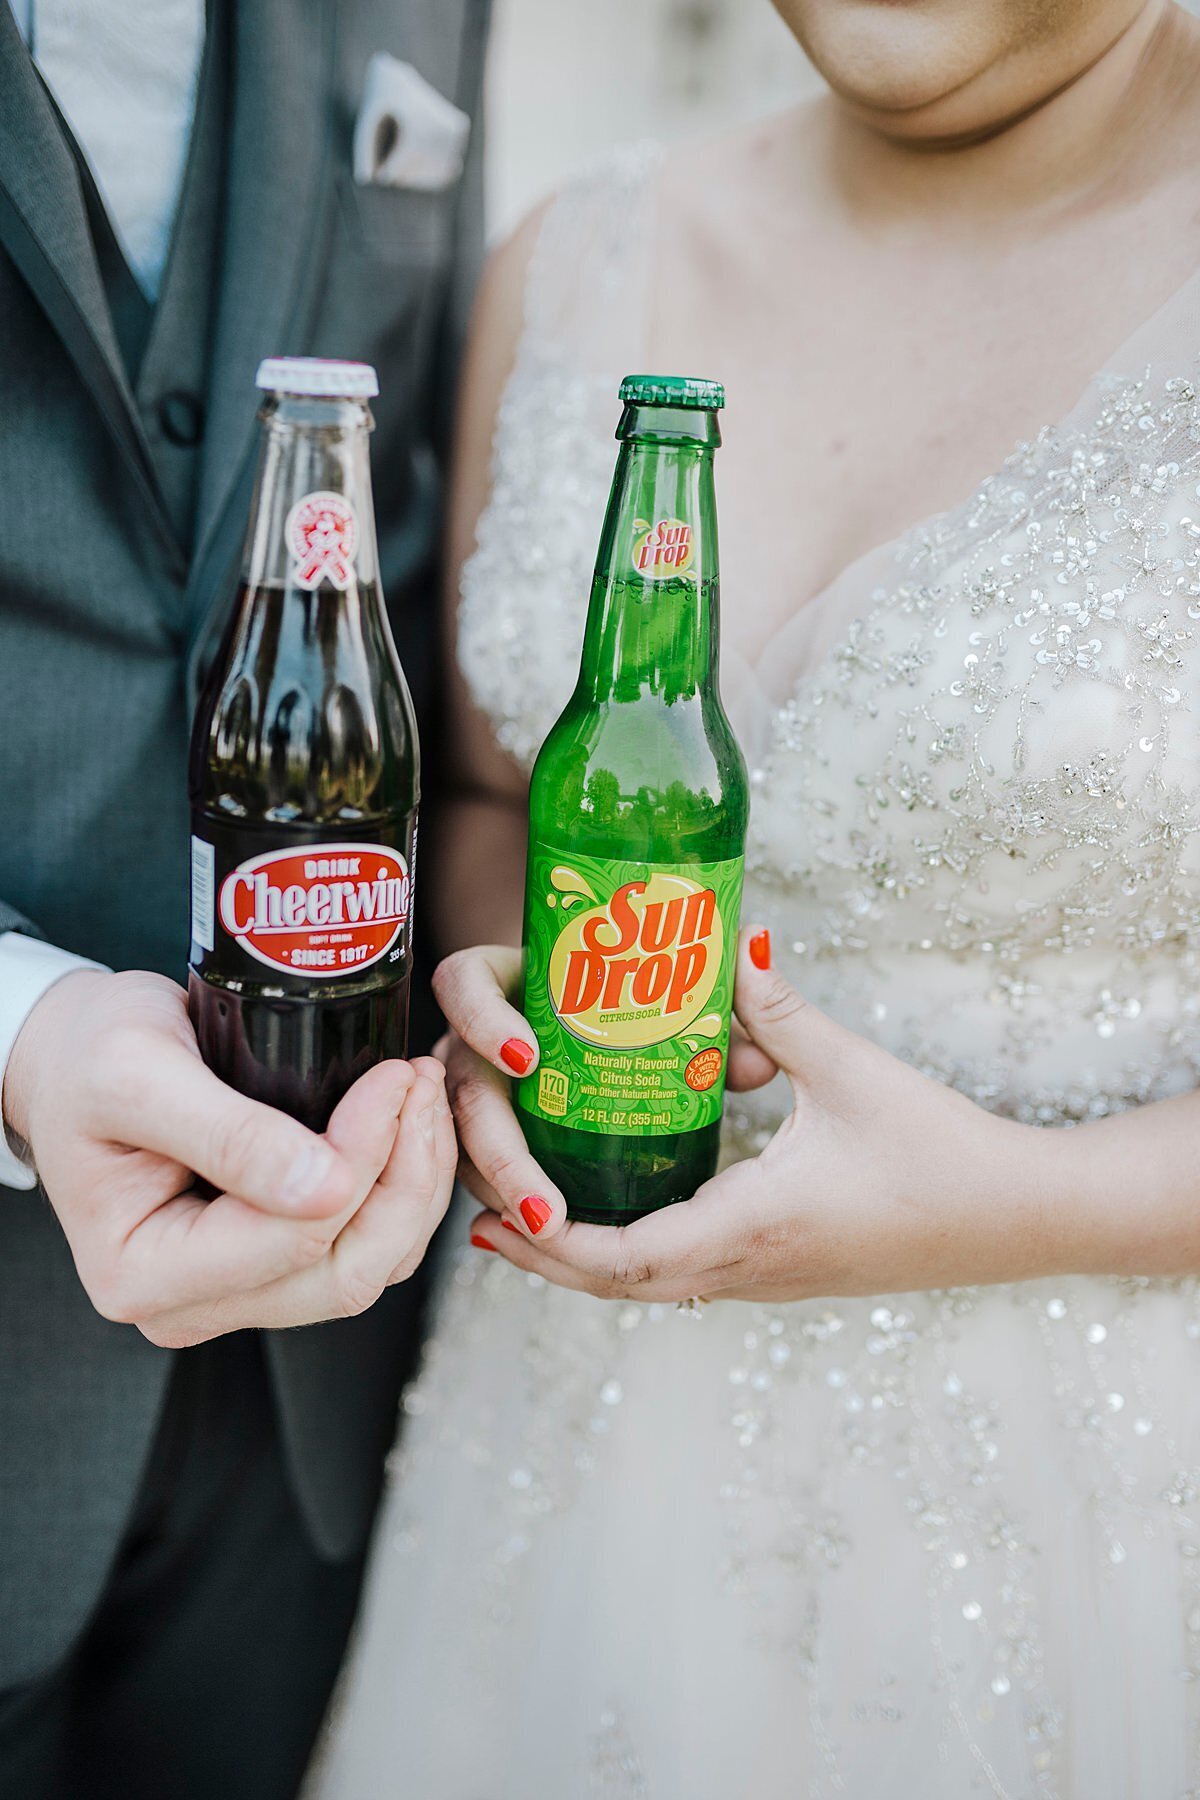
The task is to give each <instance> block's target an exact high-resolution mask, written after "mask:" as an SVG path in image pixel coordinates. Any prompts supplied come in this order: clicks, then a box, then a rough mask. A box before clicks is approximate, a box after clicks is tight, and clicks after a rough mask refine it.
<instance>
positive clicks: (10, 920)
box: [0, 900, 42, 938]
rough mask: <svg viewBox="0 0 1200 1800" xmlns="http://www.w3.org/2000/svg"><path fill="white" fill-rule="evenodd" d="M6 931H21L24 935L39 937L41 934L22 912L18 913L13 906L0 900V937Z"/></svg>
mask: <svg viewBox="0 0 1200 1800" xmlns="http://www.w3.org/2000/svg"><path fill="white" fill-rule="evenodd" d="M6 931H23V932H24V933H25V936H26V937H35V938H40V937H41V936H42V933H41V932H40V931H39V930H38V928H37V926H36V925H34V924H31V922H30V921H29V920H28V919H27V918H26V917H25V915H24V913H19V912H18V911H17V909H16V907H15V906H6V905H5V904H4V901H3V900H0V937H3V936H4V934H5V932H6Z"/></svg>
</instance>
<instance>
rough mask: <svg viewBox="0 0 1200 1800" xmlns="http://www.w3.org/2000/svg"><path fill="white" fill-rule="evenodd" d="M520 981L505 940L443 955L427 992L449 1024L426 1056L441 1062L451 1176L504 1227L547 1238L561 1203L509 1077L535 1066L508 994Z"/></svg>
mask: <svg viewBox="0 0 1200 1800" xmlns="http://www.w3.org/2000/svg"><path fill="white" fill-rule="evenodd" d="M520 981H521V952H520V951H519V950H513V949H511V948H509V947H508V946H507V945H504V944H483V945H480V946H479V947H477V948H476V949H473V950H458V951H456V952H455V954H454V955H453V956H448V957H447V958H446V960H445V962H443V963H442V964H441V965H440V967H439V968H438V969H437V971H436V973H435V974H434V977H433V991H434V993H435V995H436V996H437V1002H438V1005H439V1006H440V1007H441V1009H442V1011H443V1012H444V1013H445V1015H446V1019H447V1022H448V1023H449V1026H450V1030H449V1031H448V1032H447V1033H446V1036H445V1037H444V1038H443V1039H442V1041H441V1042H440V1043H439V1044H438V1045H437V1047H436V1049H435V1050H434V1055H435V1056H437V1057H439V1058H440V1059H441V1061H442V1062H444V1063H445V1065H446V1094H447V1097H448V1098H449V1101H450V1105H451V1108H452V1109H453V1112H454V1117H455V1121H456V1123H457V1125H458V1137H459V1143H460V1144H461V1146H462V1155H461V1158H460V1161H459V1168H458V1174H459V1180H460V1181H461V1182H462V1184H463V1186H464V1187H465V1188H467V1189H468V1191H469V1192H470V1193H472V1194H473V1195H474V1196H475V1198H476V1200H478V1201H479V1202H480V1203H481V1205H483V1206H488V1207H490V1208H491V1209H492V1211H493V1212H497V1213H499V1214H501V1216H502V1218H503V1220H504V1223H505V1224H506V1225H507V1226H508V1227H509V1229H510V1230H511V1231H518V1232H520V1233H522V1234H523V1235H524V1236H526V1237H539V1236H540V1237H542V1238H548V1237H553V1236H554V1234H555V1233H556V1232H558V1231H561V1230H562V1228H563V1226H564V1225H565V1224H566V1222H567V1203H566V1201H565V1199H564V1198H563V1195H562V1194H561V1193H560V1191H559V1189H558V1188H557V1187H555V1185H554V1183H553V1182H552V1181H551V1180H550V1177H549V1176H548V1175H547V1174H546V1173H545V1171H544V1170H543V1169H542V1168H541V1167H540V1166H539V1164H538V1163H537V1162H535V1161H534V1159H533V1157H532V1156H531V1155H530V1154H529V1150H528V1147H527V1145H526V1143H525V1137H524V1134H523V1132H522V1130H521V1127H520V1124H519V1122H518V1120H517V1115H516V1112H515V1111H514V1109H513V1104H512V1079H513V1077H514V1076H520V1075H529V1074H532V1072H533V1070H534V1069H536V1068H537V1064H538V1041H537V1036H536V1034H535V1033H534V1031H533V1029H532V1027H531V1026H530V1025H529V1023H528V1021H527V1020H526V1019H524V1018H522V1016H521V1014H520V1013H519V1012H518V1011H517V1009H516V1007H515V1006H513V1005H512V1004H511V1002H510V1001H509V998H508V996H509V995H510V994H515V993H516V991H517V989H518V987H519V986H520ZM487 1248H488V1249H490V1248H491V1245H490V1244H489V1245H488V1246H487Z"/></svg>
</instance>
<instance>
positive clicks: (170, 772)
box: [0, 0, 487, 1689]
mask: <svg viewBox="0 0 1200 1800" xmlns="http://www.w3.org/2000/svg"><path fill="white" fill-rule="evenodd" d="M486 15H487V0H237V4H236V6H235V5H234V4H233V3H232V0H228V7H227V11H226V13H225V14H224V15H223V17H224V20H225V24H226V26H227V29H228V61H227V67H226V78H225V88H224V91H223V93H222V96H221V105H220V107H219V108H218V110H217V112H216V113H215V115H214V117H215V120H216V129H215V131H213V130H210V132H209V134H208V135H209V141H208V143H207V147H206V145H205V143H204V142H200V141H198V142H194V144H193V153H192V157H191V160H190V163H189V167H188V172H187V176H186V178H185V186H184V191H183V195H182V199H181V202H180V212H179V218H178V222H177V226H176V241H175V243H174V244H173V247H172V251H171V255H170V258H169V261H168V265H167V269H166V272H165V278H164V284H163V288H162V291H161V295H160V300H159V304H158V307H157V309H156V312H155V315H154V318H153V321H152V324H151V327H150V333H149V337H148V340H147V341H146V342H145V345H144V349H143V352H142V354H141V357H140V362H139V363H138V366H137V370H136V375H131V373H130V364H129V360H128V359H127V358H125V357H123V356H122V352H121V347H120V344H119V341H118V330H117V325H118V324H119V320H116V319H115V314H114V309H113V307H112V306H110V304H109V299H110V291H109V290H106V286H105V282H104V280H103V279H102V275H101V265H100V261H99V260H98V258H97V253H96V248H95V237H94V234H93V233H91V232H89V228H88V222H87V211H86V196H85V192H84V187H85V183H84V182H83V181H82V180H81V173H80V170H79V168H78V166H77V164H76V161H75V159H74V158H73V156H72V154H71V151H70V149H69V148H68V145H67V142H66V141H65V139H64V135H63V132H62V128H61V125H60V123H59V121H58V120H57V119H56V118H55V115H54V111H53V107H52V104H51V102H50V101H49V98H48V96H47V94H46V92H45V90H44V89H43V87H42V86H41V83H40V82H39V80H38V78H37V75H36V72H35V70H34V68H33V66H32V64H31V62H30V60H29V57H28V54H27V52H26V50H25V47H24V45H23V43H22V42H21V39H20V36H19V34H18V32H17V30H16V27H15V24H14V22H13V20H12V18H11V15H10V12H9V9H8V7H7V6H5V5H3V4H0V396H2V425H0V930H13V929H16V930H27V931H32V932H35V933H39V934H42V935H44V936H45V937H46V938H48V939H49V940H50V941H51V942H54V943H57V944H60V945H62V946H63V947H64V948H67V949H70V950H75V951H78V952H80V953H82V954H84V955H88V956H92V957H95V958H97V959H98V960H100V961H103V962H108V963H111V964H112V965H114V966H115V967H118V968H120V967H138V968H150V969H157V970H160V971H162V972H163V973H165V974H168V975H171V976H173V977H175V978H176V979H179V978H181V977H182V975H183V973H184V965H185V960H186V955H187V940H188V918H187V891H186V889H187V863H188V858H187V840H188V823H187V802H186V789H185V756H186V746H187V739H188V733H189V726H190V712H191V698H192V696H193V695H194V692H195V687H196V683H197V680H198V674H199V670H200V667H201V664H202V663H203V660H204V657H205V655H206V651H207V649H208V648H209V647H210V646H211V643H212V639H213V634H214V631H215V629H216V628H217V625H218V621H219V618H220V615H221V614H222V613H223V612H224V610H225V609H226V608H227V606H228V604H229V602H230V600H231V598H232V593H233V583H234V579H235V575H236V568H237V564H238V561H239V556H240V549H241V539H242V535H243V532H244V529H245V523H246V516H247V510H248V506H249V499H250V489H251V483H252V477H253V466H254V450H255V439H256V425H255V411H256V395H255V390H254V373H255V367H256V365H257V363H258V361H259V359H260V358H261V357H262V356H265V355H268V354H272V353H288V354H305V353H307V354H314V355H325V356H330V355H338V356H350V357H358V358H361V359H363V360H365V361H369V362H373V363H375V364H376V365H377V366H378V368H379V372H380V380H381V385H382V393H381V397H380V400H379V402H378V406H377V408H376V419H377V430H376V434H375V439H374V443H373V469H374V480H375V493H376V502H377V509H378V513H379V527H380V552H381V565H382V573H383V580H384V587H385V592H386V594H387V597H388V601H389V605H390V608H391V611H392V615H393V624H394V629H395V634H396V639H397V643H398V645H399V647H400V652H401V656H402V659H403V661H404V663H405V667H406V671H407V673H408V676H409V680H410V684H411V685H412V687H413V690H414V694H415V696H416V698H417V702H418V711H419V712H421V711H422V710H424V711H425V713H426V719H427V718H428V706H429V702H430V699H431V694H432V675H433V668H432V665H433V659H434V645H435V642H436V631H435V628H434V626H433V623H432V620H431V613H432V594H433V580H432V571H433V562H434V557H435V547H436V544H437V541H438V532H439V488H440V469H441V462H442V446H443V442H444V437H445V424H446V420H447V418H448V416H449V403H450V389H451V385H452V371H453V362H454V357H455V348H456V345H457V343H458V341H459V338H460V328H461V325H462V322H463V317H464V313H465V309H466V305H467V301H468V297H469V291H470V287H471V285H472V281H473V277H474V273H475V268H476V256H477V250H478V246H479V239H480V210H481V208H480V178H479V141H478V140H479V135H480V134H479V132H478V130H477V129H476V130H475V131H474V132H473V134H472V136H473V143H472V149H471V155H470V158H469V161H468V167H467V172H466V174H465V175H464V177H463V179H462V180H461V181H459V182H457V183H455V184H454V185H452V186H451V187H449V188H448V189H446V190H445V191H442V192H419V191H415V190H410V189H399V188H385V187H357V186H356V185H355V183H354V181H353V179H352V174H351V139H352V132H353V124H354V118H355V114H356V111H357V107H358V103H359V98H360V95H361V92H362V86H363V78H364V72H365V69H366V65H367V62H368V59H369V57H370V56H371V54H372V53H373V52H374V51H377V50H386V51H389V52H391V53H392V54H393V55H394V56H397V57H399V58H401V59H403V60H405V61H408V62H411V63H412V64H414V65H415V66H416V68H417V69H418V70H419V71H420V72H421V74H422V75H424V76H425V77H426V79H427V80H429V81H430V82H431V83H432V84H433V85H434V86H435V87H436V88H438V89H439V90H440V91H441V92H442V93H443V94H444V95H446V96H447V97H448V98H450V99H451V100H453V101H454V102H455V103H456V104H457V105H458V106H459V107H461V108H462V109H463V110H464V111H465V112H467V113H468V114H470V115H471V116H472V117H473V118H474V117H476V115H477V112H478V101H479V87H480V78H481V70H482V62H483V54H484V45H485V36H486V25H487V17H486ZM211 123H212V121H211V120H210V124H211ZM197 140H199V125H198V127H197ZM218 149H219V151H220V155H219V157H218V156H217V155H216V152H217V150H218ZM214 252H215V253H216V254H215V257H214ZM197 440H198V441H197ZM416 1306H417V1303H416V1299H415V1295H414V1290H413V1287H412V1284H409V1285H408V1286H406V1287H401V1288H398V1289H394V1290H391V1291H390V1292H389V1293H388V1294H387V1295H386V1296H385V1297H384V1299H383V1300H382V1301H381V1302H380V1304H379V1305H378V1306H377V1307H375V1308H374V1309H373V1310H372V1311H371V1312H370V1313H368V1314H367V1315H365V1316H364V1317H363V1318H360V1319H355V1320H352V1321H347V1322H339V1323H336V1324H330V1325H325V1326H319V1327H315V1328H313V1329H310V1330H305V1331H296V1332H291V1333H284V1334H278V1335H274V1334H272V1335H270V1336H269V1338H268V1359H269V1363H270V1367H271V1372H272V1376H273V1382H274V1387H275V1392H276V1396H277V1401H278V1411H279V1417H280V1423H281V1430H282V1434H283V1439H284V1443H285V1447H286V1454H287V1460H288V1465H289V1468H290V1471H291V1474H292V1478H293V1482H294V1487H295V1491H296V1495H297V1498H298V1501H299V1504H300V1507H301V1510H302V1513H303V1516H304V1518H305V1520H306V1523H307V1526H308V1529H309V1531H310V1533H311V1535H312V1538H313V1540H314V1542H315V1543H316V1545H317V1547H318V1549H319V1550H320V1551H321V1552H322V1553H323V1554H325V1555H326V1556H328V1557H331V1558H339V1557H344V1556H347V1555H349V1554H351V1553H353V1552H354V1551H355V1550H356V1549H357V1548H358V1547H359V1546H361V1543H362V1541H363V1539H364V1536H365V1533H366V1531H367V1528H368V1526H369V1522H370V1517H371V1512H372V1508H373V1504H374V1500H375V1497H376V1494H377V1491H378V1484H379V1479H380V1471H381V1465H382V1458H383V1455H384V1452H385V1450H386V1447H387V1445H388V1443H389V1441H390V1439H391V1435H392V1432H393V1429H394V1421H395V1415H396V1402H397V1397H398V1391H399V1386H400V1383H401V1380H402V1378H403V1376H404V1374H405V1372H406V1367H407V1364H408V1362H409V1359H410V1355H411V1351H412V1346H413V1339H414V1334H415V1331H416ZM183 1354H186V1352H184V1353H183ZM170 1363H171V1353H169V1352H164V1351H161V1350H158V1349H156V1348H155V1347H153V1346H152V1345H151V1344H149V1343H148V1342H147V1341H146V1340H145V1339H144V1338H143V1337H142V1336H141V1335H140V1334H139V1333H138V1332H137V1331H136V1330H135V1329H132V1328H130V1327H127V1326H119V1325H114V1324H111V1323H109V1322H108V1321H106V1320H104V1319H102V1318H100V1317H99V1315H98V1314H97V1313H96V1312H95V1311H94V1310H93V1308H92V1307H91V1305H90V1303H89V1301H88V1300H87V1297H86V1295H85V1294H84V1292H83V1289H82V1288H81V1286H80V1284H79V1281H78V1278H77V1276H76V1274H75V1270H74V1267H73V1264H72V1260H71V1256H70V1252H69V1250H68V1248H67V1245H66V1242H65V1240H64V1238H63V1235H62V1232H61V1230H60V1228H59V1226H58V1224H57V1221H56V1220H55V1217H54V1215H53V1213H52V1211H51V1209H50V1207H49V1205H48V1203H47V1201H46V1199H45V1196H44V1195H42V1194H40V1193H37V1194H24V1193H15V1192H12V1191H11V1190H8V1189H3V1188H0V1689H3V1688H4V1687H6V1686H11V1685H13V1684H15V1683H18V1682H20V1681H23V1680H26V1679H29V1678H30V1677H32V1676H34V1675H36V1674H37V1673H38V1672H40V1671H41V1670H43V1669H45V1668H47V1667H49V1666H51V1665H52V1664H53V1663H54V1662H55V1661H56V1660H57V1659H59V1658H60V1657H61V1656H62V1655H63V1653H64V1652H65V1650H66V1649H67V1648H68V1647H69V1646H70V1644H71V1642H72V1641H73V1639H74V1638H75V1637H76V1636H77V1634H78V1633H79V1631H80V1629H81V1627H82V1625H83V1623H84V1621H85V1619H86V1617H87V1615H88V1612H89V1609H90V1608H91V1607H92V1606H93V1604H94V1603H95V1601H96V1599H97V1596H98V1594H99V1592H100V1589H101V1587H102V1584H103V1582H104V1578H105V1574H106V1571H107V1569H108V1568H109V1566H110V1564H111V1562H112V1559H113V1556H114V1554H115V1551H116V1548H117V1545H118V1542H119V1538H120V1534H121V1531H122V1528H123V1526H124V1524H125V1521H126V1519H127V1517H128V1515H129V1511H130V1507H131V1503H132V1501H133V1497H134V1494H135V1490H136V1488H137V1483H138V1478H139V1473H140V1470H141V1466H142V1464H143V1462H144V1460H145V1457H146V1454H147V1450H148V1447H149V1443H150V1440H151V1436H152V1433H153V1430H154V1427H155V1424H156V1421H157V1416H158V1413H159V1411H160V1408H161V1405H162V1400H163V1395H164V1391H165V1383H166V1377H167V1373H168V1370H169V1367H170Z"/></svg>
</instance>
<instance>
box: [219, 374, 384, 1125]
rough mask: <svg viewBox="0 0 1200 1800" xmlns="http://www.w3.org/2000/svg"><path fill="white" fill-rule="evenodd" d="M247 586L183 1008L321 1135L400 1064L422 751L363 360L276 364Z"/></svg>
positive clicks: (229, 656) (229, 674)
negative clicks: (381, 534) (375, 475)
mask: <svg viewBox="0 0 1200 1800" xmlns="http://www.w3.org/2000/svg"><path fill="white" fill-rule="evenodd" d="M258 386H259V388H260V389H263V390H265V392H266V396H267V397H266V399H265V401H264V403H263V406H262V410H261V412H260V414H259V417H260V419H261V421H262V426H263V437H262V447H261V454H260V459H259V467H258V481H257V485H256V488H255V494H254V502H253V506H252V509H251V514H250V525H249V530H248V532H247V537H246V548H245V553H244V558H243V567H242V579H241V586H240V589H239V592H238V595H237V598H236V601H235V603H234V606H233V610H232V614H231V617H230V620H229V624H228V628H227V630H226V633H225V637H224V641H223V643H222V646H221V649H220V651H219V653H218V655H217V657H216V660H215V662H214V663H213V667H212V669H211V671H210V673H209V677H208V681H207V684H206V686H205V689H204V692H203V695H202V697H201V700H200V704H199V708H198V710H197V714H196V721H195V727H194V730H193V735H192V750H191V763H190V770H189V792H190V798H191V806H192V941H191V952H190V956H189V974H188V1005H189V1011H190V1014H191V1019H192V1024H193V1027H194V1028H195V1032H196V1036H197V1039H198V1041H199V1045H200V1051H201V1055H202V1056H203V1058H204V1060H205V1062H206V1063H207V1064H208V1066H209V1067H210V1068H211V1069H213V1070H214V1071H215V1072H216V1073H217V1074H218V1075H220V1076H221V1078H222V1080H224V1081H227V1082H229V1083H230V1084H231V1085H232V1086H233V1087H236V1088H238V1089H240V1090H241V1091H242V1092H243V1093H246V1094H250V1095H252V1096H253V1097H254V1098H256V1099H259V1100H265V1101H267V1102H268V1103H269V1104H271V1105H273V1106H278V1107H280V1108H282V1109H283V1110H284V1111H285V1112H289V1113H292V1114H294V1115H295V1117H297V1118H299V1119H302V1120H303V1121H304V1122H305V1123H306V1124H308V1125H310V1126H312V1127H314V1128H315V1129H318V1130H321V1129H323V1128H324V1126H325V1125H326V1124H327V1123H328V1120H329V1115H330V1113H331V1112H332V1111H333V1108H334V1107H335V1106H336V1105H337V1102H338V1101H339V1100H340V1098H341V1097H342V1095H343V1094H344V1093H345V1091H346V1089H347V1088H348V1087H349V1086H350V1085H351V1083H352V1082H354V1081H355V1080H356V1079H357V1078H358V1076H359V1075H361V1074H362V1073H363V1072H364V1071H365V1070H366V1069H368V1068H369V1067H370V1066H371V1065H372V1064H373V1063H375V1062H378V1061H380V1060H381V1059H383V1058H385V1057H391V1056H403V1055H404V1054H405V1050H406V1047H407V1037H408V996H409V985H410V979H411V970H412V903H413V874H414V863H415V857H416V838H417V803H418V797H419V762H420V759H419V752H418V747H417V732H416V724H415V721H414V717H413V709H412V702H411V700H410V698H409V693H408V687H407V685H406V683H405V680H404V675H403V672H402V670H401V667H400V663H399V660H398V658H397V655H396V647H395V644H394V643H393V641H392V634H391V630H390V628H389V625H388V619H387V614H386V612H385V610H384V605H383V597H382V595H381V593H380V591H379V574H378V557H377V552H376V546H375V516H374V511H373V508H372V502H371V471H370V461H369V455H368V433H369V431H370V429H371V424H372V420H371V413H370V409H369V405H368V402H369V401H370V399H371V398H372V397H373V396H374V395H375V394H376V393H378V391H379V387H378V382H377V381H376V378H375V371H374V370H373V369H371V368H368V367H367V366H366V365H365V364H363V363H344V362H326V361H322V360H319V359H316V358H307V357H295V358H292V357H277V358H272V359H270V360H268V361H267V362H265V363H263V365H262V367H261V368H260V369H259V372H258Z"/></svg>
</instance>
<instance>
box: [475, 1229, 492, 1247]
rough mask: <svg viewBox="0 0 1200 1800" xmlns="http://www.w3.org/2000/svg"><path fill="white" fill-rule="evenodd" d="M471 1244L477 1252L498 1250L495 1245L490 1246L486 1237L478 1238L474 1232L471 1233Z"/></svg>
mask: <svg viewBox="0 0 1200 1800" xmlns="http://www.w3.org/2000/svg"><path fill="white" fill-rule="evenodd" d="M471 1242H472V1243H473V1244H474V1246H475V1248H476V1249H477V1250H495V1248H496V1246H495V1244H489V1243H488V1241H487V1239H486V1238H485V1237H476V1235H475V1233H474V1232H472V1233H471Z"/></svg>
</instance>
